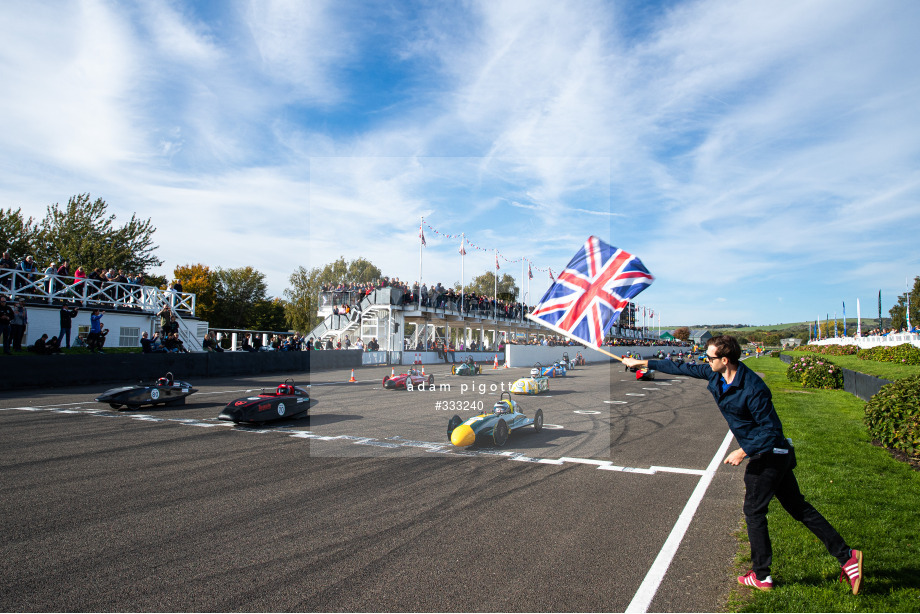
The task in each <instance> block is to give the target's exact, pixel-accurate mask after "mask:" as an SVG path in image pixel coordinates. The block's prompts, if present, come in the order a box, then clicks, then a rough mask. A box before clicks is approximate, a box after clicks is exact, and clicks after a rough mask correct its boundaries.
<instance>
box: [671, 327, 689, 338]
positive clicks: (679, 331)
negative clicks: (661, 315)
mask: <svg viewBox="0 0 920 614" xmlns="http://www.w3.org/2000/svg"><path fill="white" fill-rule="evenodd" d="M674 338H675V339H680V340H681V341H689V340H690V329H689V328H688V327H686V326H680V327H678V328H676V329H674Z"/></svg>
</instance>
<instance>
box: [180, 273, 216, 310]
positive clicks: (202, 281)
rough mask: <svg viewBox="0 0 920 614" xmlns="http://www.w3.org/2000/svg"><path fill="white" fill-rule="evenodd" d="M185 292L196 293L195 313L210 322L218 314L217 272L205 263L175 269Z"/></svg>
mask: <svg viewBox="0 0 920 614" xmlns="http://www.w3.org/2000/svg"><path fill="white" fill-rule="evenodd" d="M173 276H174V277H175V279H177V280H178V281H179V283H181V284H182V291H183V292H191V293H193V294H194V295H195V315H196V316H197V317H199V318H201V319H202V320H207V321H208V322H209V323H210V322H212V321H213V320H214V317H215V315H216V314H217V273H216V272H215V271H212V270H211V269H210V268H209V267H207V266H205V265H203V264H184V265H180V266H177V267H176V268H175V269H174V270H173Z"/></svg>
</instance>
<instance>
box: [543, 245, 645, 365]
mask: <svg viewBox="0 0 920 614" xmlns="http://www.w3.org/2000/svg"><path fill="white" fill-rule="evenodd" d="M654 279H655V278H654V277H652V274H651V273H649V271H648V269H646V268H645V265H643V264H642V261H641V260H639V259H638V258H637V257H635V256H633V255H632V254H630V253H629V252H626V251H623V250H622V249H618V248H616V247H613V246H612V245H608V244H607V243H604V242H603V241H601V240H600V239H598V238H597V237H589V238H588V240H587V241H586V242H585V244H584V246H583V247H582V248H581V249H580V250H578V253H576V254H575V257H574V258H572V260H571V262H569V264H568V265H567V266H566V267H565V270H564V271H563V272H562V273H560V274H559V277H557V278H556V281H555V283H553V285H552V286H550V288H549V290H547V291H546V294H544V295H543V298H542V299H540V302H539V303H538V304H537V305H536V306H535V307H534V310H533V312H532V313H529V314H527V317H528V318H529V319H531V320H533V321H534V322H538V323H540V324H542V325H543V326H546V327H547V328H549V329H551V330H554V331H556V332H557V333H560V334H562V335H565V336H566V337H570V338H573V339H575V340H577V341H581V342H582V343H584V344H585V345H593V346H595V347H598V346H600V345H601V343H603V341H604V334H605V332H606V331H607V329H608V328H609V327H610V325H611V324H613V323H614V322H615V321H616V319H617V318H618V317H619V316H620V312H621V311H623V309H624V308H625V307H626V305H628V304H629V299H631V298H633V297H635V296H636V295H637V294H639V293H640V292H642V291H643V290H645V289H646V288H647V287H648V286H649V285H650V284H651V283H652V281H653V280H654Z"/></svg>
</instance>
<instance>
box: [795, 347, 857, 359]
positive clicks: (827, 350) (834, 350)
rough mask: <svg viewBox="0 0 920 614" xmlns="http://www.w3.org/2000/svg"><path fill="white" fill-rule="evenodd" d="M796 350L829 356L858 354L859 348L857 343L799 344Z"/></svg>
mask: <svg viewBox="0 0 920 614" xmlns="http://www.w3.org/2000/svg"><path fill="white" fill-rule="evenodd" d="M794 351H795V352H812V353H815V354H826V355H828V356H850V355H852V354H856V353H857V352H858V351H859V348H858V347H857V346H855V345H836V344H835V345H799V346H796V348H795V350H794Z"/></svg>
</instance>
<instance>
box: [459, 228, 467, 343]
mask: <svg viewBox="0 0 920 614" xmlns="http://www.w3.org/2000/svg"><path fill="white" fill-rule="evenodd" d="M465 242H466V233H461V234H460V314H461V315H463V281H464V280H463V257H464V256H465V255H466V250H465V249H463V244H464V243H465ZM465 327H466V325H465V324H464V331H463V335H464V336H466V330H465Z"/></svg>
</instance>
